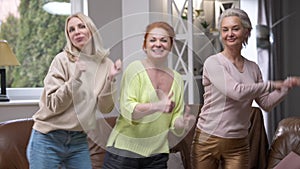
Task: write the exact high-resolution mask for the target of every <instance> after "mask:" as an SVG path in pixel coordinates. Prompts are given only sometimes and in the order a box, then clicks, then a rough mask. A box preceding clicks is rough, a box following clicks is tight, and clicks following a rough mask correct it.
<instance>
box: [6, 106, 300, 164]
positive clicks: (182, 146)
mask: <svg viewBox="0 0 300 169" xmlns="http://www.w3.org/2000/svg"><path fill="white" fill-rule="evenodd" d="M199 110H200V106H198V109H197V111H199ZM105 120H106V122H107V123H108V124H110V125H111V126H113V125H114V124H115V117H110V118H105ZM251 122H252V124H251V127H250V130H249V143H250V154H251V155H250V168H251V169H265V168H266V167H267V164H268V163H267V162H269V164H268V166H269V168H273V166H275V165H276V164H277V163H278V161H280V160H281V159H282V158H284V157H285V155H286V154H287V153H288V152H289V151H291V150H293V151H295V152H298V153H299V152H300V150H299V149H300V145H299V140H300V138H299V137H300V136H299V132H300V131H299V130H300V119H299V118H296V119H295V118H292V119H285V120H283V121H282V122H280V124H279V127H278V130H277V133H276V137H275V138H274V141H273V144H272V148H271V150H270V156H269V159H268V160H267V152H268V147H269V146H268V141H267V137H266V133H265V130H264V125H263V117H262V114H261V110H260V109H259V108H253V109H252V112H251ZM32 125H33V120H32V119H19V120H13V121H7V122H2V123H0V169H28V161H27V159H26V146H27V144H28V140H29V137H30V133H31V128H32ZM194 127H195V126H194ZM193 131H194V130H193V129H192V130H190V132H189V133H188V134H187V135H186V136H185V137H184V139H183V140H181V141H180V142H179V143H178V144H176V145H175V146H174V147H173V148H172V149H171V150H170V151H171V153H175V152H180V155H181V158H182V161H183V165H184V168H185V169H191V166H190V148H191V144H192V138H193ZM280 140H281V141H280ZM283 140H284V141H283ZM88 141H89V148H90V155H91V159H92V163H93V168H94V169H99V168H101V167H102V164H103V158H104V153H105V150H104V149H102V148H101V147H100V146H98V145H97V144H95V143H94V142H93V141H92V140H91V139H89V140H88Z"/></svg>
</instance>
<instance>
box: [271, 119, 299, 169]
mask: <svg viewBox="0 0 300 169" xmlns="http://www.w3.org/2000/svg"><path fill="white" fill-rule="evenodd" d="M291 151H293V152H294V153H296V154H298V155H300V117H289V118H285V119H283V120H281V121H280V122H279V124H278V127H277V130H276V132H275V134H274V137H273V141H272V145H271V148H270V152H269V158H268V169H271V168H274V167H275V166H276V165H278V164H279V162H280V161H281V160H283V159H284V158H285V157H286V156H287V155H288V154H289V153H290V152H291ZM297 163H298V164H300V162H299V161H297ZM285 168H286V169H289V167H288V166H285ZM299 168H300V166H299Z"/></svg>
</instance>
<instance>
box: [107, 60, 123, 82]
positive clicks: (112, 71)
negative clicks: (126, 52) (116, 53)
mask: <svg viewBox="0 0 300 169" xmlns="http://www.w3.org/2000/svg"><path fill="white" fill-rule="evenodd" d="M121 70H122V61H121V60H120V59H118V60H116V62H115V63H114V65H113V66H112V67H111V69H110V73H109V79H110V80H113V79H114V78H115V76H116V75H118V74H119V73H120V72H121Z"/></svg>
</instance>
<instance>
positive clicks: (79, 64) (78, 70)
mask: <svg viewBox="0 0 300 169" xmlns="http://www.w3.org/2000/svg"><path fill="white" fill-rule="evenodd" d="M75 65H76V67H75V72H74V78H75V79H79V78H80V76H81V74H82V72H85V71H86V63H85V62H84V61H82V60H80V59H79V57H77V58H76V61H75Z"/></svg>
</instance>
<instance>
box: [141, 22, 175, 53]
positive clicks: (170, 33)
mask: <svg viewBox="0 0 300 169" xmlns="http://www.w3.org/2000/svg"><path fill="white" fill-rule="evenodd" d="M154 28H162V29H164V30H165V31H166V32H167V33H168V36H169V37H170V39H171V47H172V45H173V39H174V38H175V31H174V29H173V27H172V26H171V25H169V24H168V23H166V22H153V23H151V24H149V25H148V26H147V27H146V33H145V35H144V43H143V49H145V48H146V39H147V37H148V35H149V32H150V31H151V30H152V29H154Z"/></svg>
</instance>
